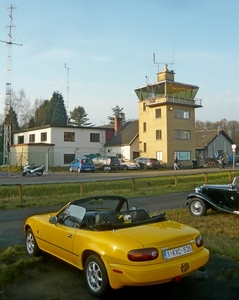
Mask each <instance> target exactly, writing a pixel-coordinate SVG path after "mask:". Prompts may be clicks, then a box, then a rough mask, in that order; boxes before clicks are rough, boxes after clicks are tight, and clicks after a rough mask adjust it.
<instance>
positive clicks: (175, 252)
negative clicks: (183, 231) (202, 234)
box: [163, 245, 193, 259]
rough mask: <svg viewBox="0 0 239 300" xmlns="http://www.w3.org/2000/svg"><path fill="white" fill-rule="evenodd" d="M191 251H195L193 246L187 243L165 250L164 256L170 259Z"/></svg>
mask: <svg viewBox="0 0 239 300" xmlns="http://www.w3.org/2000/svg"><path fill="white" fill-rule="evenodd" d="M191 252H193V249H192V246H191V245H186V246H183V247H179V248H174V249H170V250H166V251H163V257H164V259H170V258H174V257H178V256H182V255H185V254H188V253H191Z"/></svg>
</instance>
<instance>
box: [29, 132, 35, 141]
mask: <svg viewBox="0 0 239 300" xmlns="http://www.w3.org/2000/svg"><path fill="white" fill-rule="evenodd" d="M29 143H35V134H30V135H29Z"/></svg>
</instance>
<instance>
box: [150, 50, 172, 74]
mask: <svg viewBox="0 0 239 300" xmlns="http://www.w3.org/2000/svg"><path fill="white" fill-rule="evenodd" d="M173 60H174V59H173ZM153 63H154V64H156V65H158V72H159V65H173V64H174V62H170V63H166V62H164V63H163V62H156V61H155V53H153Z"/></svg>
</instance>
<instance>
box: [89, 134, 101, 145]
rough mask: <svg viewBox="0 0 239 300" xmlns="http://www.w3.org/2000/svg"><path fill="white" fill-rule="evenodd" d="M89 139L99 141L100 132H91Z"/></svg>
mask: <svg viewBox="0 0 239 300" xmlns="http://www.w3.org/2000/svg"><path fill="white" fill-rule="evenodd" d="M90 141H91V142H93V143H96V142H97V143H98V142H100V134H99V133H91V134H90Z"/></svg>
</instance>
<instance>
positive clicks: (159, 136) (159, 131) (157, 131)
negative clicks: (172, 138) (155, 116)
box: [156, 129, 162, 140]
mask: <svg viewBox="0 0 239 300" xmlns="http://www.w3.org/2000/svg"><path fill="white" fill-rule="evenodd" d="M161 139H162V130H160V129H158V130H156V140H161Z"/></svg>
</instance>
